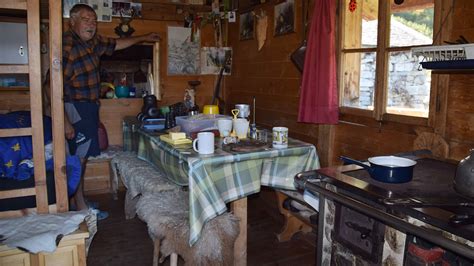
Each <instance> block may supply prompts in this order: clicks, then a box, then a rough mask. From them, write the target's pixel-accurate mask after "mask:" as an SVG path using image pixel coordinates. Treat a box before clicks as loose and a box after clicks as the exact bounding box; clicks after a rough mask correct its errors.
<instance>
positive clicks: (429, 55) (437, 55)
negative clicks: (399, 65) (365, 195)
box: [411, 44, 474, 62]
mask: <svg viewBox="0 0 474 266" xmlns="http://www.w3.org/2000/svg"><path fill="white" fill-rule="evenodd" d="M411 51H412V54H413V55H416V56H423V60H422V62H426V61H454V60H467V59H474V44H453V45H439V46H423V47H416V48H412V49H411Z"/></svg>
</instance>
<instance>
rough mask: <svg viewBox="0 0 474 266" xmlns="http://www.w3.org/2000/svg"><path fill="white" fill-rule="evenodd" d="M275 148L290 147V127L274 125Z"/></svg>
mask: <svg viewBox="0 0 474 266" xmlns="http://www.w3.org/2000/svg"><path fill="white" fill-rule="evenodd" d="M272 144H273V148H277V149H282V148H287V147H288V128H287V127H274V128H273V143H272Z"/></svg>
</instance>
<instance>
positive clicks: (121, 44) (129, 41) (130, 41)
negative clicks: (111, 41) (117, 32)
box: [115, 32, 161, 51]
mask: <svg viewBox="0 0 474 266" xmlns="http://www.w3.org/2000/svg"><path fill="white" fill-rule="evenodd" d="M160 40H161V38H160V35H158V33H156V32H150V33H148V34H145V35H139V36H134V37H126V38H117V39H115V41H116V42H117V43H116V44H115V51H117V50H122V49H125V48H128V47H130V46H132V45H135V44H137V43H141V42H157V41H160Z"/></svg>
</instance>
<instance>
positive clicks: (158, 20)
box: [0, 1, 216, 145]
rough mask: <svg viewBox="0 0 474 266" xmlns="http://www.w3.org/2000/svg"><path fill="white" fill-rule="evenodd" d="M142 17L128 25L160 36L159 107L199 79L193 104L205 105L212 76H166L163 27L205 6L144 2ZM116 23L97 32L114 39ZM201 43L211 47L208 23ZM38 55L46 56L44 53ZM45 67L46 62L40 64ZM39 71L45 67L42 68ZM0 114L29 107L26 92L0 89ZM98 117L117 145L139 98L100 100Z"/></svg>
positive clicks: (173, 100)
mask: <svg viewBox="0 0 474 266" xmlns="http://www.w3.org/2000/svg"><path fill="white" fill-rule="evenodd" d="M142 7H143V9H142V14H143V19H135V20H133V21H132V22H131V24H130V25H131V26H132V27H133V28H134V29H135V33H134V36H135V35H140V34H146V33H149V32H157V33H159V34H160V36H161V37H162V40H161V42H160V91H161V96H162V100H161V101H160V102H159V103H158V105H159V106H165V105H170V104H174V103H176V102H181V101H183V98H184V90H185V89H186V88H187V87H188V81H190V80H199V81H201V85H199V86H198V87H197V92H196V103H197V104H198V105H199V106H200V108H201V109H202V107H203V106H204V105H205V104H209V103H210V101H211V99H212V94H213V91H214V86H215V85H214V84H215V80H216V76H214V75H182V76H168V75H167V63H168V62H167V27H168V26H181V25H182V24H183V12H185V11H186V10H189V9H194V10H195V11H200V10H201V11H205V10H207V9H209V8H208V7H206V6H190V5H179V4H170V3H166V2H164V1H162V3H155V2H152V1H151V2H144V3H143V4H142ZM47 16H48V12H47V2H46V1H42V19H43V22H45V23H46V22H47ZM63 22H64V23H63V31H66V30H67V29H68V19H64V21H63ZM119 23H120V20H119V19H116V18H114V19H113V21H112V22H110V23H105V22H100V23H99V25H98V33H99V34H101V35H104V36H108V37H113V38H117V37H118V36H117V35H115V33H114V28H115V27H116V26H117V25H118V24H119ZM201 45H202V46H215V44H214V31H213V28H212V26H211V25H210V24H209V25H206V26H204V27H203V28H202V30H201ZM42 58H44V59H48V55H43V56H42ZM44 65H45V67H47V66H48V65H49V64H44ZM42 72H43V73H44V72H45V70H43V71H42ZM0 95H1V97H0V113H5V112H8V111H15V110H27V109H29V98H28V97H29V96H28V91H13V92H12V91H8V92H7V91H1V92H0ZM102 102H103V103H102V108H101V114H100V116H101V119H102V121H103V123H104V124H105V126H106V128H107V131H108V135H109V144H111V145H121V144H122V138H121V119H122V117H123V116H126V115H137V114H138V113H139V111H140V109H141V106H142V104H141V99H130V100H108V99H103V100H102Z"/></svg>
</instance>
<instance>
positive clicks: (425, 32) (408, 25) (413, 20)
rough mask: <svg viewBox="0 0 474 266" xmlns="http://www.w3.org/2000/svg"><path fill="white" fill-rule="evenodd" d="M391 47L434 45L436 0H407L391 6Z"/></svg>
mask: <svg viewBox="0 0 474 266" xmlns="http://www.w3.org/2000/svg"><path fill="white" fill-rule="evenodd" d="M390 10H391V16H390V46H392V47H394V46H396V47H404V46H413V45H431V44H432V43H433V15H434V0H431V1H429V0H425V1H419V0H405V1H403V3H402V4H400V5H396V4H394V3H393V2H392V4H391V8H390Z"/></svg>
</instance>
